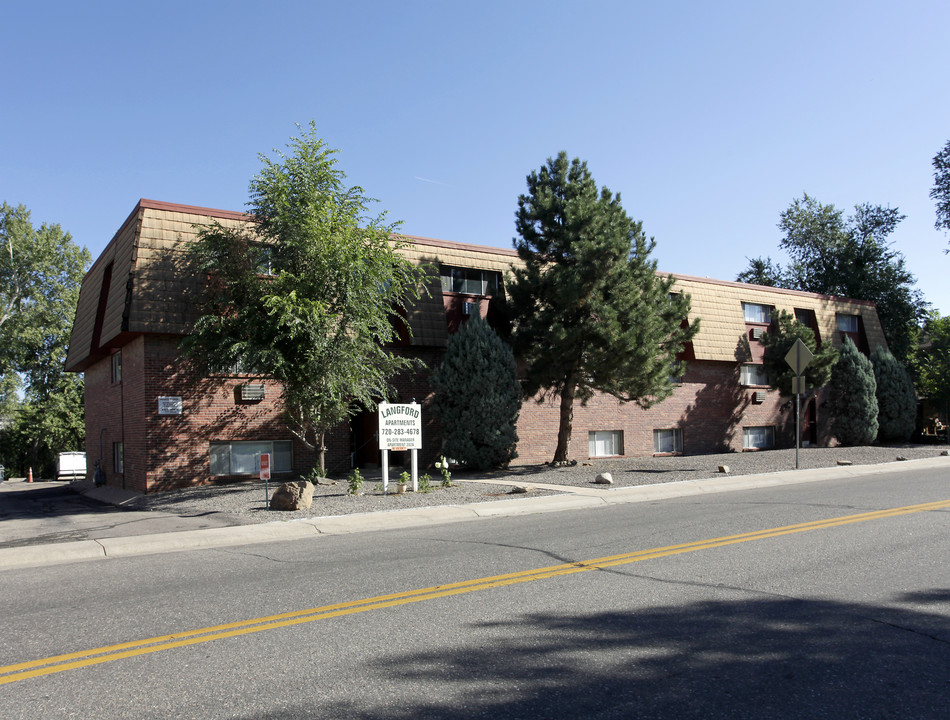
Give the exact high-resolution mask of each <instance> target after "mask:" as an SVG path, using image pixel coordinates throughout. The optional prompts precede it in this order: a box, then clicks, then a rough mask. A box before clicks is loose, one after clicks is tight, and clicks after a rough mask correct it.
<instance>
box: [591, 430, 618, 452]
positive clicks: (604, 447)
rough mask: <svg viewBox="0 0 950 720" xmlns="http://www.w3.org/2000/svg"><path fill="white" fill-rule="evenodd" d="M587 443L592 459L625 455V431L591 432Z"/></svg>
mask: <svg viewBox="0 0 950 720" xmlns="http://www.w3.org/2000/svg"><path fill="white" fill-rule="evenodd" d="M587 442H588V445H589V447H588V455H589V456H590V457H610V456H611V455H623V430H596V431H595V430H591V431H590V432H589V433H588V434H587Z"/></svg>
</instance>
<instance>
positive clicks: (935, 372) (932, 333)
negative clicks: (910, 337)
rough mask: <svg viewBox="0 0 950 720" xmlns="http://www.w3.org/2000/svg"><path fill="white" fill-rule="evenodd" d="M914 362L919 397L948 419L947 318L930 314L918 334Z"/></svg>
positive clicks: (949, 354) (949, 340) (949, 336)
mask: <svg viewBox="0 0 950 720" xmlns="http://www.w3.org/2000/svg"><path fill="white" fill-rule="evenodd" d="M921 339H922V343H921V350H920V353H919V355H918V358H917V362H918V369H917V375H918V377H919V380H918V383H917V385H918V389H919V390H920V394H921V395H922V396H924V397H925V398H927V399H928V400H931V401H932V402H934V403H936V404H937V406H938V407H942V408H943V409H944V412H945V413H947V414H946V415H945V416H944V417H950V316H947V315H945V316H941V315H940V314H939V313H937V312H932V313H930V315H929V316H928V317H927V319H926V320H925V321H924V326H923V328H922V330H921Z"/></svg>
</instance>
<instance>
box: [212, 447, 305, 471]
mask: <svg viewBox="0 0 950 720" xmlns="http://www.w3.org/2000/svg"><path fill="white" fill-rule="evenodd" d="M292 445H293V443H292V442H291V441H290V440H274V441H273V442H272V441H270V440H262V441H250V442H243V441H242V442H213V443H211V444H210V454H211V474H212V475H257V474H259V473H260V471H261V454H262V453H270V467H271V472H275V473H280V472H290V471H291V469H292V467H293V460H292V458H291V446H292Z"/></svg>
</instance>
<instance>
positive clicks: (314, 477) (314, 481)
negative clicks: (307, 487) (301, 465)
mask: <svg viewBox="0 0 950 720" xmlns="http://www.w3.org/2000/svg"><path fill="white" fill-rule="evenodd" d="M301 479H302V480H306V481H307V482H309V483H310V484H311V485H319V484H320V481H321V480H322V479H323V475H322V474H321V472H320V468H319V467H315V468H311V470H310V472H307V473H304V475H303V477H302V478H301Z"/></svg>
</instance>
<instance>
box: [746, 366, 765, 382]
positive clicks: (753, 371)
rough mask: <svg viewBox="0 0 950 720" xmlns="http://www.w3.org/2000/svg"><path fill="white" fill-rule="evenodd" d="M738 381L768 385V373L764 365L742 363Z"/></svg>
mask: <svg viewBox="0 0 950 720" xmlns="http://www.w3.org/2000/svg"><path fill="white" fill-rule="evenodd" d="M739 373H740V382H741V383H742V384H743V385H768V384H769V374H768V373H767V372H765V365H743V366H741V368H740V370H739Z"/></svg>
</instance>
